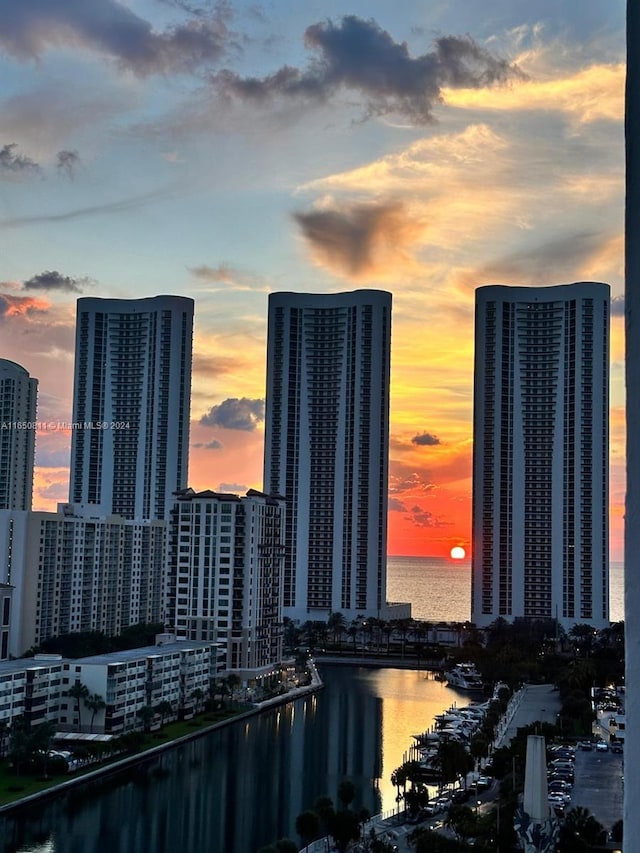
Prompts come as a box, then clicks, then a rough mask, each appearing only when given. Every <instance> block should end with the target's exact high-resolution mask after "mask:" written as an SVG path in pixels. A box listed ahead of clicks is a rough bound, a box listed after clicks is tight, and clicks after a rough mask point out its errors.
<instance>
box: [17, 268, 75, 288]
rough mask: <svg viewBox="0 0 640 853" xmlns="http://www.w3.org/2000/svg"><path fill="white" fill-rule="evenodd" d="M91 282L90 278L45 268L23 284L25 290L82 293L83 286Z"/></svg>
mask: <svg viewBox="0 0 640 853" xmlns="http://www.w3.org/2000/svg"><path fill="white" fill-rule="evenodd" d="M90 283H91V279H89V278H71V277H70V276H68V275H62V274H61V273H59V272H58V271H57V270H45V271H44V272H41V273H38V275H34V276H32V277H31V278H29V279H27V280H26V281H25V282H24V283H23V285H22V286H23V288H24V289H25V290H43V291H47V290H48V291H51V290H62V291H65V292H67V293H82V286H83V285H86V284H90Z"/></svg>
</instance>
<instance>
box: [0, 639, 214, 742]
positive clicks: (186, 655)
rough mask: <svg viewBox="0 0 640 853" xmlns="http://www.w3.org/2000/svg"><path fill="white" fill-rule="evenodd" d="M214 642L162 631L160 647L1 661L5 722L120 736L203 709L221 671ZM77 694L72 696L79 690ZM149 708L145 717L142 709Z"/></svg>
mask: <svg viewBox="0 0 640 853" xmlns="http://www.w3.org/2000/svg"><path fill="white" fill-rule="evenodd" d="M223 666H224V660H223V659H222V652H221V649H219V647H217V646H216V644H215V643H208V642H192V641H189V640H176V638H175V637H174V636H172V635H168V634H161V635H159V636H158V638H157V643H156V645H155V646H147V647H144V648H140V649H128V650H126V651H121V652H110V653H108V654H104V655H93V656H91V657H85V658H79V659H77V660H70V659H68V658H63V657H61V656H60V655H44V654H43V655H36V656H35V657H34V658H21V659H19V660H12V661H2V662H0V725H2V726H4V727H6V728H5V731H6V729H7V728H8V727H9V726H10V725H11V722H12V721H13V720H14V719H16V718H17V717H24V718H25V719H26V720H27V721H28V722H29V723H30V724H31V725H38V724H40V723H43V722H45V721H47V720H48V721H50V722H52V723H54V724H55V725H56V728H58V729H59V730H60V731H66V732H76V733H79V732H80V733H81V732H95V733H101V734H102V733H106V734H120V733H122V732H125V731H130V730H132V729H141V728H143V727H144V726H145V725H147V726H154V725H160V724H161V723H163V722H166V721H168V720H171V719H176V718H178V717H190V716H192V715H193V713H194V712H195V711H197V710H200V708H201V707H202V704H203V700H204V699H205V698H206V697H207V696H208V695H209V693H210V689H211V685H212V682H213V681H214V679H215V678H216V676H218V675H219V674H220V673H221V672H222V669H223ZM76 685H77V686H78V688H86V689H85V690H81V689H78V691H77V693H76V691H74V686H76ZM143 708H146V709H149V710H148V711H146V712H142V713H140V712H141V709H143Z"/></svg>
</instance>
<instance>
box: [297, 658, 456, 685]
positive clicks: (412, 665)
mask: <svg viewBox="0 0 640 853" xmlns="http://www.w3.org/2000/svg"><path fill="white" fill-rule="evenodd" d="M313 660H314V661H315V663H316V664H323V663H327V664H331V665H332V666H333V665H334V664H344V665H345V666H364V667H369V668H370V669H414V670H416V672H424V673H429V672H431V673H434V676H433V677H434V680H435V681H438V680H439V679H438V678H437V677H436V673H441V672H443V671H444V669H443V667H441V666H439V665H438V664H434V662H433V661H430V662H429V664H428V665H424V664H421V663H419V662H418V661H417V660H416V658H393V657H388V658H387V657H363V656H362V655H331V654H320V655H318V654H316V655H314V658H313Z"/></svg>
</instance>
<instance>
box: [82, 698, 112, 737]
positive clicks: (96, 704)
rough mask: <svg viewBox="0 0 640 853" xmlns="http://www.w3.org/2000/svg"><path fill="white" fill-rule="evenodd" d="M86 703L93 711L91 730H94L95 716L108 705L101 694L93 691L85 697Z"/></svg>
mask: <svg viewBox="0 0 640 853" xmlns="http://www.w3.org/2000/svg"><path fill="white" fill-rule="evenodd" d="M87 692H88V691H87ZM84 704H85V705H86V706H87V708H88V709H89V710H90V711H91V726H90V730H91V731H93V721H94V719H95V716H96V714H97V713H98V711H102V710H103V708H106V707H107V703H106V702H105V701H104V699H103V698H102V696H100V694H99V693H92V694H91V695H90V696H86V697H85V699H84Z"/></svg>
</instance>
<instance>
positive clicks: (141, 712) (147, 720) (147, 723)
mask: <svg viewBox="0 0 640 853" xmlns="http://www.w3.org/2000/svg"><path fill="white" fill-rule="evenodd" d="M154 716H155V711H154V710H153V708H152V707H151V705H143V706H142V708H138V710H137V711H136V717H139V718H140V722H141V723H142V728H143V729H144V731H145V732H148V731H149V730H150V729H151V720H152V719H153V717H154Z"/></svg>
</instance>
